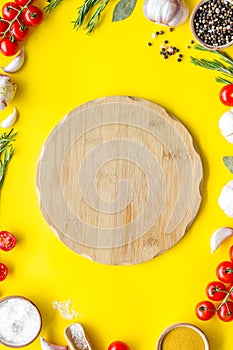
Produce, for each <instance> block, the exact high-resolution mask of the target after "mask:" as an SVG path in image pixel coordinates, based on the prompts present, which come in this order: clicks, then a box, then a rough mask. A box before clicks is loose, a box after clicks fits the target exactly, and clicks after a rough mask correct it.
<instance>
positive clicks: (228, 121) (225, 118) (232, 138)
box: [218, 109, 233, 143]
mask: <svg viewBox="0 0 233 350" xmlns="http://www.w3.org/2000/svg"><path fill="white" fill-rule="evenodd" d="M218 126H219V129H220V131H221V134H222V135H223V136H224V137H225V139H226V140H227V141H228V142H230V143H233V109H231V110H230V111H228V112H225V113H224V114H223V115H222V116H221V118H220V120H219V123H218Z"/></svg>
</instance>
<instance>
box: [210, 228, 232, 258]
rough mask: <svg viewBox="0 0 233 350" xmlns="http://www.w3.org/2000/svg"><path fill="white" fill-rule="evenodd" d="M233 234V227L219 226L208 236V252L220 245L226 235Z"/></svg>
mask: <svg viewBox="0 0 233 350" xmlns="http://www.w3.org/2000/svg"><path fill="white" fill-rule="evenodd" d="M231 236H233V228H231V227H221V228H219V229H218V230H216V231H214V233H213V234H212V236H211V238H210V252H211V254H212V253H213V252H214V251H215V250H216V249H217V248H218V247H219V246H220V244H221V243H222V242H223V241H225V239H227V238H228V237H231Z"/></svg>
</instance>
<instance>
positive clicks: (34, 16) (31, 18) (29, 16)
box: [21, 5, 43, 27]
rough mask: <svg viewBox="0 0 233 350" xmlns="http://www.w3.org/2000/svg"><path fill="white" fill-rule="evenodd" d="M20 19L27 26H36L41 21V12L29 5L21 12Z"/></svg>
mask: <svg viewBox="0 0 233 350" xmlns="http://www.w3.org/2000/svg"><path fill="white" fill-rule="evenodd" d="M21 18H22V19H23V21H24V23H26V24H27V25H29V26H32V27H34V26H38V25H39V24H40V23H41V22H42V20H43V12H42V11H41V10H40V9H39V8H38V7H37V6H33V5H29V6H28V8H26V9H25V10H24V11H23V12H22V17H21Z"/></svg>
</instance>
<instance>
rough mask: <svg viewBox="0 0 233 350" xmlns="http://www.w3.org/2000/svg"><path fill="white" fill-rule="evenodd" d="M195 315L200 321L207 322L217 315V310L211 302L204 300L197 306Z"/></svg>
mask: <svg viewBox="0 0 233 350" xmlns="http://www.w3.org/2000/svg"><path fill="white" fill-rule="evenodd" d="M195 313H196V316H197V317H198V318H199V319H200V320H202V321H207V320H209V319H211V318H212V317H213V316H214V315H215V313H216V309H215V306H214V304H213V303H212V302H211V301H208V300H204V301H201V302H200V303H198V304H197V305H196V308H195Z"/></svg>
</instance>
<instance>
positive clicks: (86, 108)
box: [37, 96, 203, 264]
mask: <svg viewBox="0 0 233 350" xmlns="http://www.w3.org/2000/svg"><path fill="white" fill-rule="evenodd" d="M202 178H203V170H202V163H201V159H200V156H199V154H198V153H197V151H196V150H195V148H194V146H193V140H192V137H191V136H190V134H189V132H188V131H187V129H186V128H185V127H184V126H183V125H182V124H181V123H180V122H179V121H178V120H177V119H175V118H174V117H172V116H170V115H169V114H168V113H167V112H166V111H165V110H164V109H163V108H161V107H159V106H157V105H156V104H154V103H151V102H149V101H146V100H141V99H137V98H132V97H123V96H122V97H107V98H103V99H99V100H96V101H92V102H89V103H87V104H84V105H82V106H79V107H78V108H76V109H74V110H73V111H71V112H70V113H68V115H67V116H65V118H64V119H63V120H62V121H61V122H60V123H59V124H58V125H57V126H56V127H55V128H54V130H53V131H52V132H51V134H50V135H49V137H48V139H47V140H46V142H45V145H44V148H43V151H42V153H41V157H40V159H39V163H38V169H37V190H38V196H39V202H40V207H41V210H42V213H43V215H44V217H45V219H46V221H47V222H48V224H49V225H50V227H51V228H52V229H53V231H54V232H55V233H56V234H57V236H58V237H59V238H60V240H61V241H62V242H64V244H65V245H67V246H68V247H69V248H71V249H72V250H74V251H75V252H77V253H79V254H81V255H83V256H86V257H89V258H90V259H93V260H95V261H98V262H101V263H106V264H133V263H140V262H144V261H147V260H149V259H152V258H154V257H155V256H156V255H159V254H161V253H162V252H164V251H166V250H167V249H169V248H171V247H172V246H173V245H174V244H175V243H177V242H178V241H179V240H180V239H181V238H182V237H183V236H184V234H185V232H186V230H187V229H188V227H189V226H190V225H191V223H192V222H193V220H194V218H195V216H196V214H197V211H198V209H199V206H200V202H201V194H200V185H201V183H202Z"/></svg>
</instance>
